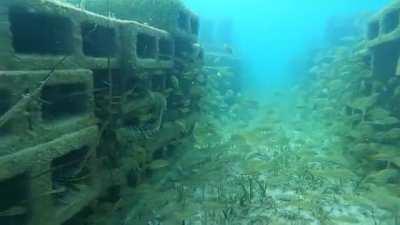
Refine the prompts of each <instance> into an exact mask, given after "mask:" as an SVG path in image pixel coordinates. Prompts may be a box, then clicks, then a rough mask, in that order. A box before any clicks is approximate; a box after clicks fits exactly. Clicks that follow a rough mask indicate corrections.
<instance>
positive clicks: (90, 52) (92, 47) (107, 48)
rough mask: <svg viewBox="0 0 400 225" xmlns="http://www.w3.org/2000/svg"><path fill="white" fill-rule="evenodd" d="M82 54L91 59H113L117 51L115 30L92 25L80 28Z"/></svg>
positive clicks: (84, 25) (87, 24)
mask: <svg viewBox="0 0 400 225" xmlns="http://www.w3.org/2000/svg"><path fill="white" fill-rule="evenodd" d="M81 30H82V41H83V53H84V54H85V55H87V56H92V57H114V56H115V55H116V54H117V51H118V47H117V46H118V45H117V34H116V31H115V29H113V28H109V27H104V26H100V25H97V24H93V23H84V24H82V26H81Z"/></svg>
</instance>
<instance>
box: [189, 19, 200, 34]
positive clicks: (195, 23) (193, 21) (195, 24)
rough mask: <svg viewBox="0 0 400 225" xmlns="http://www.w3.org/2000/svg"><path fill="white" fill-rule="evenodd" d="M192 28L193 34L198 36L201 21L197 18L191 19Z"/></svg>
mask: <svg viewBox="0 0 400 225" xmlns="http://www.w3.org/2000/svg"><path fill="white" fill-rule="evenodd" d="M190 27H191V30H192V34H194V35H198V34H199V20H198V19H197V18H195V17H192V18H191V19H190Z"/></svg>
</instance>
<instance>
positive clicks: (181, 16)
mask: <svg viewBox="0 0 400 225" xmlns="http://www.w3.org/2000/svg"><path fill="white" fill-rule="evenodd" d="M178 27H179V29H181V30H184V31H188V30H189V16H188V14H187V13H186V12H183V11H181V12H179V13H178Z"/></svg>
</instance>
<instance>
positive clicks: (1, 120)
mask: <svg viewBox="0 0 400 225" xmlns="http://www.w3.org/2000/svg"><path fill="white" fill-rule="evenodd" d="M67 58H68V55H66V56H64V57H63V58H62V59H60V61H58V62H57V63H56V64H55V65H54V66H53V68H52V69H51V70H50V72H49V73H48V74H47V75H46V77H45V78H44V79H43V80H42V81H40V82H39V85H38V87H37V88H36V89H35V90H33V91H32V92H31V93H27V94H24V95H22V98H21V99H20V100H19V101H18V102H17V103H15V105H13V107H11V108H10V109H9V110H8V111H7V112H5V113H4V114H3V115H2V116H1V117H0V127H2V126H4V124H6V123H7V122H8V121H9V120H10V119H12V118H13V116H15V115H16V114H17V113H18V112H21V111H22V110H23V109H24V108H25V107H26V105H28V104H29V103H30V102H31V101H32V99H35V98H36V97H37V96H38V95H39V94H40V92H41V91H42V89H43V87H44V86H45V85H46V84H47V82H49V80H50V79H51V78H52V77H53V75H54V72H55V71H56V69H57V67H58V66H59V65H61V64H62V63H64V61H65V60H66V59H67Z"/></svg>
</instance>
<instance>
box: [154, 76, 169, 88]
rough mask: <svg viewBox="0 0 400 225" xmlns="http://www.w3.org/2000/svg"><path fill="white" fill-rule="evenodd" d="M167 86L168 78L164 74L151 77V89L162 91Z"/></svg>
mask: <svg viewBox="0 0 400 225" xmlns="http://www.w3.org/2000/svg"><path fill="white" fill-rule="evenodd" d="M165 87H166V79H165V76H164V75H154V76H152V77H151V90H152V91H162V90H164V89H165Z"/></svg>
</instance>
